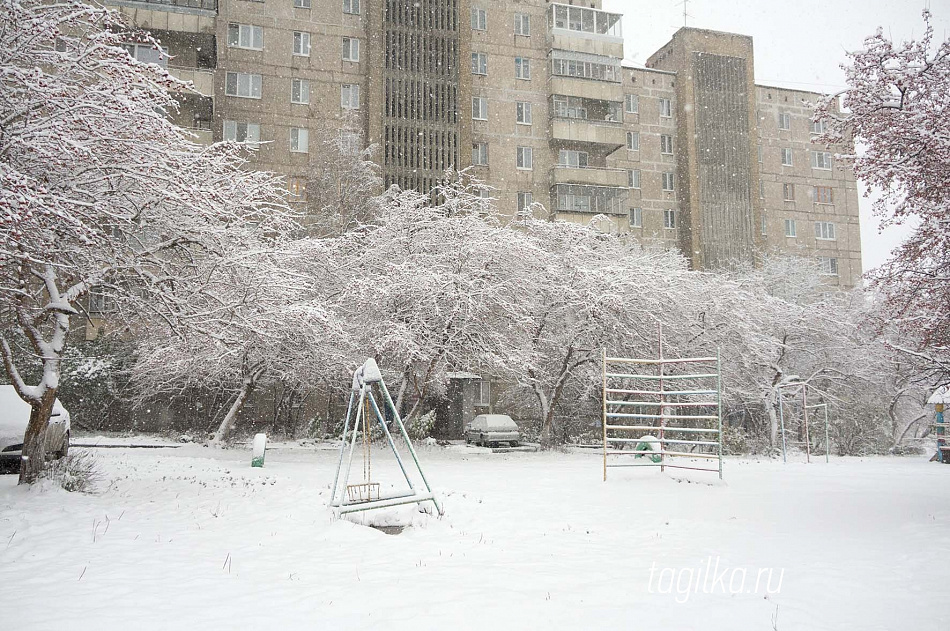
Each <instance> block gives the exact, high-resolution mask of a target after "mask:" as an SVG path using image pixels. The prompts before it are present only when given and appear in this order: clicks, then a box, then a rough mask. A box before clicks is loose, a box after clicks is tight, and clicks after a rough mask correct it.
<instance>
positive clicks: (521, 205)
mask: <svg viewBox="0 0 950 631" xmlns="http://www.w3.org/2000/svg"><path fill="white" fill-rule="evenodd" d="M533 203H534V195H532V194H531V193H518V212H525V211H529V210H531V204H533Z"/></svg>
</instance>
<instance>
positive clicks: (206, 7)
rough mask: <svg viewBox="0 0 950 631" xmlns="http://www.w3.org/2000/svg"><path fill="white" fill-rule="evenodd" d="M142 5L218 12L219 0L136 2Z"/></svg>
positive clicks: (155, 0)
mask: <svg viewBox="0 0 950 631" xmlns="http://www.w3.org/2000/svg"><path fill="white" fill-rule="evenodd" d="M134 2H137V3H142V4H157V5H163V6H168V7H178V8H181V9H200V10H202V11H213V12H215V13H217V12H218V0H134Z"/></svg>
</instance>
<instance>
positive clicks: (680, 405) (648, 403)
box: [607, 399, 719, 408]
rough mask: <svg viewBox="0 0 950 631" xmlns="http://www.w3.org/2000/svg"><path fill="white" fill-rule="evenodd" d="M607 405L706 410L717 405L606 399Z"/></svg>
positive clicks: (714, 402)
mask: <svg viewBox="0 0 950 631" xmlns="http://www.w3.org/2000/svg"><path fill="white" fill-rule="evenodd" d="M607 405H643V406H651V407H655V408H658V407H660V406H661V405H662V406H663V407H665V408H708V407H716V406H718V405H719V403H717V402H716V401H708V402H707V401H672V402H670V403H667V402H665V401H664V402H663V403H660V402H659V401H611V400H610V399H607Z"/></svg>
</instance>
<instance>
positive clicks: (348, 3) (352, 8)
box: [343, 0, 360, 15]
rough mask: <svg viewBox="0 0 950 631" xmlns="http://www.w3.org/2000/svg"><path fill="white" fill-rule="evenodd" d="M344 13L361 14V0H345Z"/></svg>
mask: <svg viewBox="0 0 950 631" xmlns="http://www.w3.org/2000/svg"><path fill="white" fill-rule="evenodd" d="M343 13H351V14H353V15H359V14H360V0H343Z"/></svg>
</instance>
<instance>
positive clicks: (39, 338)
mask: <svg viewBox="0 0 950 631" xmlns="http://www.w3.org/2000/svg"><path fill="white" fill-rule="evenodd" d="M0 24H2V25H3V26H2V27H0V84H2V86H3V99H0V321H2V324H3V329H4V331H5V333H4V335H3V339H2V344H0V349H2V351H3V358H4V363H5V366H6V369H7V372H8V374H9V376H10V378H11V380H12V381H13V383H14V386H15V387H16V389H17V392H18V393H19V394H20V396H21V397H22V398H23V399H24V400H26V401H28V402H29V403H30V404H31V405H32V406H33V416H32V417H31V421H30V426H29V428H28V430H27V435H26V437H25V441H24V454H25V455H26V456H27V457H28V458H29V460H28V462H30V463H32V464H31V465H29V466H24V467H21V479H22V480H29V479H31V478H32V476H34V475H35V473H36V468H37V467H40V466H42V461H43V453H42V450H43V441H42V440H37V438H38V437H39V436H40V435H41V434H42V433H43V432H45V428H46V424H47V421H48V417H49V411H50V409H51V406H52V402H53V400H54V399H55V392H56V389H57V387H58V375H59V363H60V360H61V357H62V353H63V350H64V347H65V344H66V340H67V333H68V331H69V326H70V319H71V318H73V317H75V316H77V315H79V314H82V313H83V312H84V305H85V298H86V296H87V295H88V294H89V292H90V291H91V290H93V289H96V290H97V291H99V292H101V294H103V295H104V296H106V297H107V299H108V300H110V301H111V304H112V305H113V307H114V312H113V313H112V314H111V315H112V317H113V319H121V318H126V319H128V320H134V319H136V318H141V317H147V318H151V319H160V320H162V321H164V322H165V323H166V324H167V325H169V326H171V327H172V328H176V329H182V328H187V327H197V328H200V327H202V326H205V325H206V324H207V323H209V322H212V323H213V322H214V321H215V320H216V319H220V318H227V317H230V313H231V307H232V305H231V304H229V302H228V301H229V299H230V296H229V295H227V294H224V293H221V292H219V291H218V289H219V288H220V287H221V286H222V283H220V282H211V280H212V279H213V278H225V277H227V275H229V274H238V275H240V272H236V271H235V270H241V269H243V270H247V269H251V268H253V267H255V266H256V265H257V261H256V255H257V254H259V253H263V252H268V251H270V250H271V249H273V248H274V247H275V245H276V244H278V243H279V242H280V240H281V238H282V235H283V234H285V233H286V232H287V231H288V230H289V229H292V228H293V227H294V226H295V223H294V221H293V218H292V216H291V213H290V210H289V208H288V207H287V205H286V204H285V203H284V193H283V188H282V186H281V184H280V181H279V180H277V179H275V178H274V177H273V176H272V175H270V174H267V173H262V172H257V171H253V170H250V169H244V168H243V166H244V164H245V159H244V158H243V157H242V155H241V153H240V151H241V150H240V148H238V147H236V146H234V145H229V144H219V145H215V146H212V147H202V146H199V145H196V144H194V143H193V142H191V141H190V139H189V137H188V135H187V134H186V133H185V132H183V131H182V130H180V129H178V128H177V127H175V126H174V125H172V124H171V123H170V122H169V120H168V118H167V116H166V114H167V113H169V112H171V111H172V110H174V109H175V108H176V103H175V101H174V99H173V97H172V96H171V94H170V92H169V90H170V89H171V88H177V89H187V85H186V84H183V83H181V82H179V81H177V80H175V79H173V78H172V77H170V76H169V75H168V74H167V72H166V71H164V70H163V69H161V68H160V67H159V66H157V65H146V64H143V63H140V62H138V61H136V60H134V59H133V58H132V57H130V56H129V54H128V53H127V52H126V51H125V50H124V49H123V48H122V44H123V42H125V41H128V40H134V41H139V42H144V43H147V44H151V45H153V46H157V45H158V44H157V42H155V41H154V40H153V39H151V38H150V37H149V36H148V35H146V34H143V33H138V32H132V31H130V29H129V27H128V26H127V24H126V23H125V22H124V21H123V18H122V17H121V16H120V15H119V14H117V13H115V12H112V11H109V10H106V9H103V8H101V7H98V6H94V5H89V4H85V3H83V2H81V1H80V0H63V1H62V2H57V3H53V4H50V3H45V2H42V1H41V0H3V1H2V3H0ZM14 331H18V332H19V333H22V336H18V338H17V339H18V340H23V339H24V338H25V341H26V343H28V345H29V346H31V347H32V349H33V351H34V354H35V356H36V357H37V358H39V361H41V362H42V364H43V377H42V380H41V382H40V383H39V384H38V385H37V386H29V385H27V384H26V383H25V382H24V380H23V379H21V378H20V373H19V371H18V370H17V367H16V366H15V365H14V364H13V353H12V352H11V348H10V344H13V343H15V342H16V340H14V336H13V335H12V334H13V333H14ZM25 462H27V460H26V459H25Z"/></svg>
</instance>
